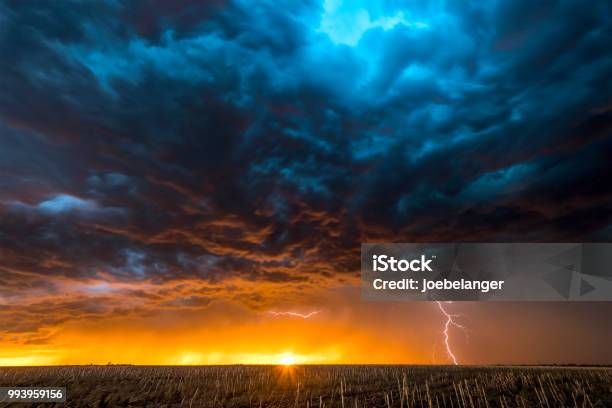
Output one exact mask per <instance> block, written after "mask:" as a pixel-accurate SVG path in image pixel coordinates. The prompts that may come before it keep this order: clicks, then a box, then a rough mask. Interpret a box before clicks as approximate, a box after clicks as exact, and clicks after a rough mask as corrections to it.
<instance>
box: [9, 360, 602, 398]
mask: <svg viewBox="0 0 612 408" xmlns="http://www.w3.org/2000/svg"><path fill="white" fill-rule="evenodd" d="M26 385H27V386H58V387H59V386H65V387H67V402H66V403H65V404H56V406H63V407H345V408H354V407H428V408H430V407H453V408H458V407H461V408H465V407H469V408H473V407H547V408H556V407H612V368H583V367H570V368H557V367H444V366H442V367H440V366H435V367H434V366H431V367H427V366H288V367H274V366H209V367H142V366H79V367H32V368H0V386H26ZM0 405H2V404H0ZM4 406H15V407H26V406H54V404H39V405H36V404H24V403H20V404H12V405H11V404H9V405H6V404H5V405H4Z"/></svg>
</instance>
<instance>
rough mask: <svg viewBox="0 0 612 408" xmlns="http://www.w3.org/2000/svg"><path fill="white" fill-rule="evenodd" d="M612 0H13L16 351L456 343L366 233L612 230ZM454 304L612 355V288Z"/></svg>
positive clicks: (8, 7) (548, 340) (0, 302)
mask: <svg viewBox="0 0 612 408" xmlns="http://www.w3.org/2000/svg"><path fill="white" fill-rule="evenodd" d="M611 8H612V6H611V5H610V3H609V2H606V1H597V0H596V1H593V2H589V4H588V6H587V5H586V4H585V3H584V2H578V1H567V0H562V1H559V2H549V1H539V2H535V3H534V2H531V1H512V2H498V1H488V2H475V1H474V2H471V1H462V2H456V1H448V2H446V1H433V2H425V1H418V0H417V1H410V2H408V1H376V2H374V1H371V2H365V1H345V2H343V1H338V0H326V1H323V2H320V1H310V0H306V1H283V0H279V1H254V2H253V1H248V2H247V1H234V2H226V1H223V0H214V1H209V2H195V1H190V0H178V1H173V2H165V1H106V2H82V1H61V2H59V1H58V2H23V1H10V0H8V1H5V2H2V3H0V55H1V56H2V58H1V59H0V365H37V364H38V365H40V364H89V363H96V364H106V363H107V362H113V363H134V364H226V363H271V364H275V363H278V362H281V361H286V360H292V361H294V362H297V363H415V364H430V363H435V364H448V363H449V362H451V359H450V356H449V355H448V353H447V352H446V350H445V344H444V336H443V332H442V331H443V328H444V324H445V318H444V316H443V315H442V314H441V313H440V310H438V308H437V306H436V304H435V303H428V302H395V303H383V302H365V301H361V299H360V294H359V251H360V243H361V242H436V241H437V242H465V241H478V242H610V240H611V239H612V200H611V198H612V183H610V181H609V179H610V175H611V174H612V138H611V137H610V134H611V130H612V98H611V95H612V76H611V75H610V72H612V53H611V52H610V44H611V43H612V21H611V17H612V10H611ZM447 308H448V310H449V311H450V312H451V313H453V314H461V317H459V319H460V320H461V322H462V324H463V325H464V326H466V327H467V331H466V332H463V331H462V330H459V329H458V328H456V327H451V330H450V333H449V334H450V345H451V346H452V350H453V352H454V354H455V355H456V356H457V358H458V360H459V362H460V363H463V364H505V363H509V364H510V363H511V364H520V363H527V364H537V363H585V364H604V363H607V364H610V363H612V349H611V348H610V344H611V343H612V324H611V323H612V317H611V316H612V304H611V303H495V304H494V303H465V302H457V303H453V304H449V305H447ZM288 312H290V313H288Z"/></svg>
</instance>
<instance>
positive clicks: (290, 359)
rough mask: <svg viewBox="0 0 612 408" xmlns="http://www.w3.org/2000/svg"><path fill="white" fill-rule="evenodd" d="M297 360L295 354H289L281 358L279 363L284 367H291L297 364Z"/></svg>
mask: <svg viewBox="0 0 612 408" xmlns="http://www.w3.org/2000/svg"><path fill="white" fill-rule="evenodd" d="M295 360H296V359H295V356H294V355H293V354H291V353H287V354H285V355H283V356H282V357H281V358H280V360H279V363H280V364H281V365H284V366H290V365H294V364H295Z"/></svg>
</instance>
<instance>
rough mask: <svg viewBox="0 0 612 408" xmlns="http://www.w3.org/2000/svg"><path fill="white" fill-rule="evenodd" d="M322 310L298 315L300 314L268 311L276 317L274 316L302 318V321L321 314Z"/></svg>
mask: <svg viewBox="0 0 612 408" xmlns="http://www.w3.org/2000/svg"><path fill="white" fill-rule="evenodd" d="M320 312H321V311H320V310H315V311H312V312H310V313H298V312H275V311H272V310H270V311H268V313H269V314H271V315H274V316H292V317H300V318H302V319H308V318H310V317H312V316H314V315H316V314H318V313H320Z"/></svg>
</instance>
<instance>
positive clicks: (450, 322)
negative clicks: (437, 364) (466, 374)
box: [436, 300, 467, 365]
mask: <svg viewBox="0 0 612 408" xmlns="http://www.w3.org/2000/svg"><path fill="white" fill-rule="evenodd" d="M436 303H437V304H438V309H440V311H441V312H442V314H443V315H444V316H445V317H446V323H444V332H443V333H444V344H445V345H446V354H448V356H449V357H450V359H451V360H453V364H454V365H459V362H458V361H457V357H456V356H455V353H453V350H452V347H451V345H450V340H449V337H450V335H449V333H448V330H449V329H450V328H451V326H455V327H457V328H458V329H461V330H463V331H464V332H465V331H466V330H467V328H466V327H465V326H463V325H461V324H459V323H457V321H456V320H455V319H456V318H458V317H461V315H460V314H452V313H449V312H447V311H446V309H445V308H444V306H443V305H442V303H453V302H451V301H447V302H441V301H439V300H436Z"/></svg>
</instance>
